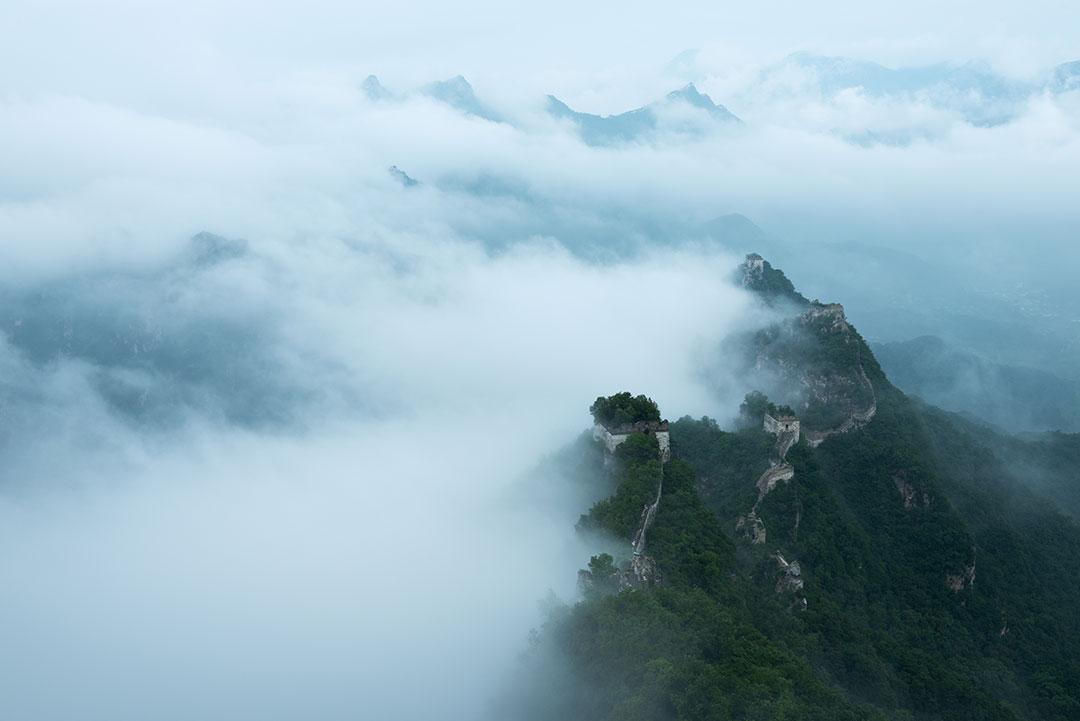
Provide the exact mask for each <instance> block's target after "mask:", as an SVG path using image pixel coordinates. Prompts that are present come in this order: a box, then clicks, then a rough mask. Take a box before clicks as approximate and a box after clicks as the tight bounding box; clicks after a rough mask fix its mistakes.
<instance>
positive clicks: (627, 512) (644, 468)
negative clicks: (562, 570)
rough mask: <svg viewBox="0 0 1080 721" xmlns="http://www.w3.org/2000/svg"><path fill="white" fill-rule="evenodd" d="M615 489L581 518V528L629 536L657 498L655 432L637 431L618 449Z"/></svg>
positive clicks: (657, 456) (658, 483) (657, 460)
mask: <svg viewBox="0 0 1080 721" xmlns="http://www.w3.org/2000/svg"><path fill="white" fill-rule="evenodd" d="M615 459H616V461H617V470H616V486H615V493H614V494H613V495H611V496H609V497H608V498H605V499H603V500H601V501H598V502H597V503H596V504H595V505H594V506H593V507H592V508H591V509H590V510H589V512H588V513H587V514H585V515H583V516H582V517H581V519H580V520H579V521H578V528H579V529H581V530H603V531H608V532H609V533H612V534H614V535H615V536H616V537H618V538H622V539H626V540H630V538H631V537H632V536H633V535H634V531H635V529H636V528H637V525H638V520H639V519H640V518H641V509H642V508H643V507H645V506H646V505H647V504H649V503H652V502H653V500H654V499H655V498H656V490H657V488H658V487H659V485H660V447H659V445H658V444H657V442H656V438H655V437H653V436H647V435H645V434H644V433H635V434H632V435H631V436H630V437H629V438H627V439H626V440H625V441H624V442H622V443H620V444H619V446H618V447H617V448H616V449H615Z"/></svg>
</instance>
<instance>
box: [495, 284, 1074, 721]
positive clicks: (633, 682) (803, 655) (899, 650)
mask: <svg viewBox="0 0 1080 721" xmlns="http://www.w3.org/2000/svg"><path fill="white" fill-rule="evenodd" d="M765 277H767V278H771V279H772V280H770V281H768V282H767V283H766V285H765V286H763V287H764V288H766V289H769V288H770V287H771V286H769V285H768V283H775V288H772V291H770V292H774V294H779V295H780V296H782V295H783V294H785V293H787V290H785V289H786V288H788V287H789V286H790V283H783V282H781V281H780V280H779V279H778V277H777V276H769V275H768V274H766V276H765ZM779 278H782V274H780V276H779ZM783 280H784V281H786V278H785V279H783ZM799 297H801V296H799ZM804 300H805V299H804ZM817 310H822V311H823V312H818V313H816V314H814V315H813V317H810V316H806V317H799V318H792V319H789V321H787V322H785V323H781V324H778V325H776V326H774V327H773V328H771V329H769V330H768V331H765V332H763V333H761V334H758V335H757V336H756V337H755V338H754V339H753V342H752V343H751V344H750V346H749V349H750V350H751V352H750V353H749V356H750V357H751V358H767V359H770V360H771V361H772V362H773V363H774V364H775V368H776V369H779V371H782V372H783V373H787V374H789V376H788V380H790V381H791V382H792V385H793V387H796V386H798V387H803V388H813V387H820V388H825V389H826V391H827V392H825V393H822V394H820V395H819V397H818V398H817V399H810V401H809V402H804V405H802V406H800V408H799V414H800V416H801V420H802V421H803V423H804V428H805V427H807V426H809V427H811V428H816V429H819V430H820V429H825V428H830V427H835V426H836V425H837V424H838V423H839V422H840V421H841V420H842V419H845V418H847V417H850V414H851V413H852V411H853V410H855V409H858V410H860V411H862V410H864V409H866V408H868V407H869V406H868V404H869V403H870V401H871V400H874V401H876V414H875V415H874V417H873V419H872V421H870V422H869V424H867V425H866V426H865V427H863V428H861V429H857V430H855V429H852V430H850V431H849V432H847V433H843V434H837V435H833V436H830V437H828V438H827V439H826V440H825V441H824V442H823V443H822V444H821V445H820V446H819V447H817V448H811V447H810V446H809V445H808V443H807V442H805V440H804V441H803V442H801V443H799V444H797V445H795V446H793V447H792V448H791V449H790V450H789V451H788V453H787V456H786V460H787V462H789V463H790V464H791V465H792V466H793V468H794V478H793V479H791V480H789V481H786V482H780V483H778V484H777V485H776V486H775V488H773V489H772V490H771V491H770V492H769V493H768V494H767V495H764V497H759V492H758V489H757V488H756V487H755V485H754V484H755V479H757V478H759V477H760V476H761V474H762V473H763V472H764V471H765V470H766V469H768V468H769V459H770V457H771V455H772V454H773V452H774V447H775V443H776V439H775V438H774V437H772V436H770V435H768V434H766V433H764V432H763V431H762V430H761V426H760V417H761V415H762V414H764V413H765V412H773V411H776V412H777V413H783V412H785V411H786V409H782V408H780V407H777V406H775V405H773V404H771V403H770V402H769V400H768V399H767V398H766V397H765V396H764V395H761V394H750V395H749V396H747V399H746V402H745V403H744V404H743V409H742V415H743V418H744V422H743V424H742V427H741V428H740V429H739V430H737V431H736V432H727V431H724V430H722V429H721V428H720V427H719V426H718V424H717V423H716V422H715V421H712V420H710V419H709V418H702V419H701V420H693V419H691V418H689V417H687V418H682V419H680V420H678V421H676V422H675V423H672V424H671V425H670V433H671V443H672V453H673V459H672V460H671V461H670V462H669V463H667V464H666V466H664V468H663V471H664V486H663V494H662V497H661V505H660V510H659V513H658V514H657V516H656V519H655V523H654V525H653V526H652V528H651V529H650V531H649V534H648V544H647V550H646V552H647V554H648V555H650V556H652V558H653V559H654V560H655V562H656V566H657V568H658V569H659V570H660V573H661V574H662V585H661V586H659V587H656V588H650V589H647V590H626V591H622V592H619V593H614V594H606V595H591V596H590V597H589V598H586V599H585V600H584V601H582V602H580V603H578V604H576V605H574V606H573V607H571V608H564V609H561V610H558V611H557V612H555V613H554V614H553V615H552V616H551V618H550V620H549V621H548V623H547V626H546V627H545V629H544V632H543V633H542V634H541V635H540V636H539V637H538V639H537V644H536V645H535V646H534V649H533V654H532V658H533V660H534V662H535V661H536V659H539V658H544V659H546V660H547V661H550V662H551V663H552V665H551V666H549V668H558V669H561V670H562V671H563V672H565V674H566V675H565V677H564V682H563V683H562V684H561V685H559V686H558V689H559V690H560V691H561V692H562V693H559V694H553V693H550V692H549V693H546V694H541V695H539V696H531V697H530V696H528V694H526V696H524V697H522V698H521V699H519V700H520V703H517V704H516V706H515V707H514V708H515V711H517V715H518V716H519V717H521V718H526V719H537V720H538V721H539V720H540V719H543V720H545V721H547V720H554V719H560V720H562V719H569V720H573V719H583V720H584V719H589V720H590V721H591V720H593V719H662V720H666V719H679V720H682V719H703V720H704V719H710V720H711V719H740V720H741V719H770V720H772V719H822V720H825V719H830V720H831V719H871V718H873V719H890V720H892V719H895V720H897V721H953V720H970V721H1008V720H1031V721H1035V720H1036V719H1037V720H1039V721H1043V720H1044V719H1045V720H1048V721H1065V720H1066V719H1068V720H1073V719H1080V527H1078V526H1077V524H1076V522H1075V521H1074V520H1072V519H1071V518H1070V517H1068V516H1066V515H1064V514H1063V513H1062V512H1061V511H1060V510H1059V509H1063V510H1064V511H1066V512H1067V513H1072V514H1073V517H1074V518H1075V517H1076V514H1077V513H1078V511H1080V477H1078V476H1080V474H1078V470H1077V469H1078V468H1080V437H1077V436H1070V435H1067V434H1050V435H1045V436H1040V437H1037V438H1027V439H1021V438H1017V437H1011V436H1005V435H1003V434H1000V433H998V432H996V431H994V430H992V429H989V428H986V427H984V426H981V425H978V424H975V423H972V422H969V421H966V420H964V419H961V418H958V417H956V416H952V415H949V414H947V413H944V412H942V411H939V410H937V409H934V408H932V407H928V406H925V405H923V404H921V403H920V402H918V401H914V400H912V399H909V398H907V397H906V396H904V395H903V394H902V393H900V392H899V391H898V390H896V389H895V388H894V387H893V386H892V385H891V384H890V383H889V381H888V379H887V378H886V377H885V375H884V373H883V372H882V371H881V368H880V367H879V366H878V364H877V362H876V360H875V359H874V357H873V355H872V354H871V353H870V351H869V349H868V347H867V346H866V343H865V342H864V341H863V339H862V338H861V337H860V336H859V335H858V333H856V332H855V330H854V329H852V328H850V327H848V326H847V324H846V322H845V321H843V318H842V317H841V316H840V314H839V313H838V311H837V309H832V310H830V309H821V308H820V307H817ZM779 371H778V372H779ZM864 374H865V375H864ZM867 381H869V384H868V383H867ZM870 386H872V387H870ZM620 397H623V401H622V402H624V403H625V401H626V400H627V399H629V398H630V397H629V394H620ZM613 398H615V397H613ZM600 400H605V399H600ZM804 400H805V399H804ZM598 402H599V401H598ZM657 417H658V414H657ZM747 419H749V420H747ZM755 419H756V420H755ZM656 456H657V446H656V441H655V440H654V439H653V438H650V437H646V436H644V435H639V436H633V437H631V438H630V440H628V441H627V442H626V443H624V444H623V445H622V446H620V447H619V449H618V452H617V454H616V463H615V471H614V474H613V478H612V481H613V483H614V487H615V490H614V493H613V494H612V495H611V496H610V497H608V498H606V499H604V500H602V501H600V502H599V503H597V504H596V505H595V506H594V507H593V508H592V510H591V511H590V512H589V514H588V515H587V516H584V517H582V520H581V523H580V525H581V526H582V527H587V528H596V529H602V530H605V531H609V532H612V533H615V534H616V535H618V536H620V537H621V538H629V536H630V534H631V533H632V532H633V529H634V528H635V527H636V524H637V523H638V521H639V519H640V514H641V509H642V508H643V507H644V505H645V504H646V503H648V502H650V501H651V500H652V499H653V498H654V497H655V492H656V488H657V486H656V483H657V482H658V479H659V477H660V476H659V472H660V464H659V461H658V460H657V457H656ZM755 507H756V511H755V512H756V514H757V517H758V519H759V520H760V521H761V522H762V523H763V525H764V527H765V529H766V530H767V538H766V541H765V542H764V543H760V544H753V545H751V544H750V543H749V542H748V541H747V540H746V539H745V538H744V537H743V534H744V532H745V528H746V526H745V525H744V526H743V528H744V531H737V519H740V518H745V515H746V514H747V513H748V512H749V511H750V509H751V508H755ZM759 537H760V536H759ZM781 556H782V557H783V558H784V559H786V560H787V561H794V560H797V561H798V563H799V566H800V568H801V575H800V576H799V577H798V578H799V580H800V581H801V582H803V584H804V586H803V587H802V588H801V589H800V590H798V591H793V590H792V588H791V586H789V585H784V584H785V583H787V581H788V580H789V577H788V576H784V575H781V574H782V571H781V570H780V569H781V568H786V569H788V570H790V569H791V568H792V567H793V566H783V564H781V563H780V561H779V560H778V559H779V558H780V557H781ZM594 560H595V561H596V562H597V568H599V569H600V570H601V571H604V572H606V571H607V570H608V566H607V561H606V560H605V559H603V558H600V557H597V558H594ZM592 565H593V564H590V567H592ZM778 579H779V580H780V581H782V582H783V583H778ZM803 598H805V600H806V603H807V605H806V608H805V610H798V609H799V608H801V599H803ZM793 599H794V601H793ZM535 668H539V666H534V669H535ZM568 679H574V682H573V683H571V682H569V681H568ZM549 691H550V689H549ZM538 698H542V701H541V702H537V699H538Z"/></svg>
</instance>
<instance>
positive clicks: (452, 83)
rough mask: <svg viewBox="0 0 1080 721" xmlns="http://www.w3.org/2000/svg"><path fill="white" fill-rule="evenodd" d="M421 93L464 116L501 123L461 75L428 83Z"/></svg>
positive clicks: (495, 113) (501, 119) (498, 116)
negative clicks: (458, 111)
mask: <svg viewBox="0 0 1080 721" xmlns="http://www.w3.org/2000/svg"><path fill="white" fill-rule="evenodd" d="M422 92H423V93H424V95H427V96H428V97H429V98H433V99H435V100H438V101H439V102H441V103H445V104H446V105H449V106H450V107H452V108H455V109H456V110H460V111H461V112H463V113H465V114H466V115H474V116H476V117H478V118H483V119H484V120H490V121H491V122H493V123H501V122H503V118H502V117H501V116H500V115H499V114H498V113H497V112H495V111H494V110H492V109H491V108H489V107H488V106H487V105H485V104H484V103H483V102H481V100H480V99H479V98H478V97H477V96H476V92H475V91H474V90H473V86H472V85H471V84H469V81H468V80H466V79H465V77H464V76H463V75H455V76H454V77H452V78H448V79H446V80H438V81H436V82H433V83H429V84H428V85H426V86H424V88H423V90H422Z"/></svg>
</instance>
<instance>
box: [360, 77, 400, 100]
mask: <svg viewBox="0 0 1080 721" xmlns="http://www.w3.org/2000/svg"><path fill="white" fill-rule="evenodd" d="M360 89H361V90H363V91H364V94H365V95H367V96H368V99H369V100H389V99H390V98H392V97H393V96H394V95H393V93H391V92H390V91H389V90H387V89H386V87H385V86H384V85H383V84H382V83H380V82H379V79H378V78H377V77H375V76H374V75H368V76H367V77H366V78H364V82H362V83H360Z"/></svg>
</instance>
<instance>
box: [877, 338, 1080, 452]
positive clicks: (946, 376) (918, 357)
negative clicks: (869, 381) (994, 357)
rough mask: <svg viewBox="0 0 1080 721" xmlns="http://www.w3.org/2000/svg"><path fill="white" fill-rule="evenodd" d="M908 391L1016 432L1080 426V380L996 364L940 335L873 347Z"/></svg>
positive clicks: (1068, 429)
mask: <svg viewBox="0 0 1080 721" xmlns="http://www.w3.org/2000/svg"><path fill="white" fill-rule="evenodd" d="M873 350H874V354H875V355H876V356H877V359H878V362H879V363H880V364H881V366H882V368H884V370H885V372H886V373H887V374H888V375H889V377H890V378H891V379H892V381H893V382H894V383H895V384H896V385H897V386H898V387H899V388H900V389H901V390H903V391H905V392H907V393H913V394H915V395H918V396H920V397H921V398H923V399H924V400H926V401H928V402H930V403H933V404H934V405H937V406H941V407H942V408H945V409H946V410H951V411H954V412H957V413H962V414H964V415H967V416H968V417H974V418H977V419H979V420H981V421H984V422H986V423H990V424H993V425H996V426H1000V427H1001V428H1006V429H1008V430H1012V431H1046V430H1061V431H1078V430H1080V383H1076V382H1075V381H1070V380H1067V379H1064V378H1060V377H1058V376H1056V375H1053V374H1052V373H1047V372H1045V371H1041V370H1038V369H1035V368H1027V367H1023V366H1012V365H1004V364H1000V363H995V362H993V361H991V360H988V359H986V358H984V357H982V356H980V355H978V354H976V353H973V352H971V351H968V350H963V349H960V348H956V347H953V346H951V345H949V344H948V343H946V342H945V341H944V340H942V339H941V338H938V337H936V336H929V335H927V336H921V337H919V338H914V339H912V340H909V341H903V342H895V343H880V344H876V345H874V346H873Z"/></svg>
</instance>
